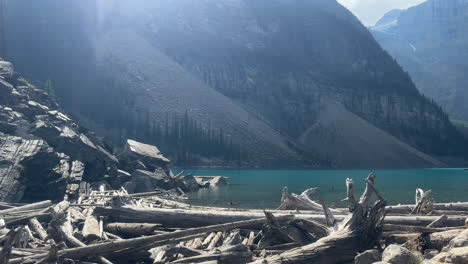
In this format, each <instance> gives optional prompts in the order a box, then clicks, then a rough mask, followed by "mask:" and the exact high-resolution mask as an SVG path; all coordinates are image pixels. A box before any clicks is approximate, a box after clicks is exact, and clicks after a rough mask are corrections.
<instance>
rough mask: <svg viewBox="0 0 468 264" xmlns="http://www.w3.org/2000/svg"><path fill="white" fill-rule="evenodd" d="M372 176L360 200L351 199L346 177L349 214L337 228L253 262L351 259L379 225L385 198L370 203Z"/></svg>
mask: <svg viewBox="0 0 468 264" xmlns="http://www.w3.org/2000/svg"><path fill="white" fill-rule="evenodd" d="M374 180H375V175H374V174H370V175H369V176H368V178H367V184H366V190H365V191H364V193H363V195H362V197H361V199H360V201H359V202H358V201H356V199H355V198H354V186H353V182H352V180H350V179H347V181H346V182H347V189H348V202H349V208H350V212H351V214H350V215H349V216H348V217H347V218H346V219H345V221H343V223H341V224H340V225H339V227H338V228H339V229H338V231H336V232H334V233H332V234H331V235H328V236H326V237H324V238H321V239H319V240H318V241H317V242H315V243H312V244H309V245H306V246H303V247H300V248H298V249H293V250H288V251H286V252H284V253H282V254H280V255H275V256H271V257H267V258H265V259H260V260H258V261H255V262H253V263H262V264H266V263H268V264H280V263H285V264H286V263H287V264H306V263H346V262H352V261H353V260H354V257H355V255H356V253H357V252H361V251H363V250H366V249H369V248H371V247H373V246H375V245H376V244H377V243H378V237H379V234H380V231H381V230H380V228H379V226H380V224H381V222H382V220H383V219H382V217H383V216H384V208H385V204H386V201H385V200H383V199H382V198H380V200H379V201H378V202H377V203H376V204H375V205H374V206H372V207H371V206H370V197H371V195H372V193H376V194H377V196H380V194H378V192H377V190H376V189H375V186H374V185H373V183H374Z"/></svg>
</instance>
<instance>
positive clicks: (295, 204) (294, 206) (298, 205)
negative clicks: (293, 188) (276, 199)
mask: <svg viewBox="0 0 468 264" xmlns="http://www.w3.org/2000/svg"><path fill="white" fill-rule="evenodd" d="M317 189H318V188H310V189H307V190H305V191H304V192H302V193H301V194H300V195H297V194H295V193H291V194H290V193H289V191H288V187H284V188H283V192H282V195H281V204H280V206H279V207H278V210H309V211H315V212H321V211H322V205H321V204H320V203H317V202H315V201H312V200H311V199H310V197H309V195H311V194H314V193H315V192H317ZM331 211H332V212H338V211H337V210H334V209H332V210H331Z"/></svg>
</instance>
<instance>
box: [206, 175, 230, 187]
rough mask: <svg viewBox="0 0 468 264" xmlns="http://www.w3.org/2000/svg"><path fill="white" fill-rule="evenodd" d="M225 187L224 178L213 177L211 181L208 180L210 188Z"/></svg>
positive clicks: (225, 181)
mask: <svg viewBox="0 0 468 264" xmlns="http://www.w3.org/2000/svg"><path fill="white" fill-rule="evenodd" d="M222 185H227V180H226V177H224V176H214V177H213V179H211V180H210V186H222Z"/></svg>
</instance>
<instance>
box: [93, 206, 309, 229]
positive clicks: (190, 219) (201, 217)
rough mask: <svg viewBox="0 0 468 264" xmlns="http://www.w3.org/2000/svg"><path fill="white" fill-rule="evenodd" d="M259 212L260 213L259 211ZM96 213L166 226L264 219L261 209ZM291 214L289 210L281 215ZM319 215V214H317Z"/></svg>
mask: <svg viewBox="0 0 468 264" xmlns="http://www.w3.org/2000/svg"><path fill="white" fill-rule="evenodd" d="M257 212H258V213H257ZM94 214H95V215H98V216H107V217H110V218H111V219H112V220H114V221H118V222H130V223H137V222H138V223H158V224H162V225H164V226H165V227H200V226H207V225H216V224H222V223H230V222H236V221H242V220H251V219H264V217H265V215H264V214H263V212H261V211H255V212H253V213H252V212H250V211H248V210H246V211H222V210H195V209H167V208H138V207H134V206H124V207H96V208H95V209H94ZM285 215H291V214H289V213H287V212H284V213H282V214H280V215H279V216H285ZM317 216H318V215H317Z"/></svg>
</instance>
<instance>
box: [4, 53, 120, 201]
mask: <svg viewBox="0 0 468 264" xmlns="http://www.w3.org/2000/svg"><path fill="white" fill-rule="evenodd" d="M2 65H3V66H4V65H10V64H8V63H5V62H2V61H0V66H2ZM3 72H5V71H3ZM7 75H8V76H7V77H8V78H0V182H2V184H1V185H0V201H8V202H18V201H35V200H44V199H52V200H54V199H62V198H63V196H64V195H69V196H70V195H76V194H77V192H78V191H79V188H80V184H81V182H82V181H83V180H87V181H90V182H94V181H99V180H103V179H104V177H105V176H106V175H108V176H109V175H111V176H115V175H116V174H117V167H118V166H119V162H118V160H117V159H116V158H115V157H114V156H113V155H112V154H111V152H112V149H109V146H108V145H106V144H104V143H103V142H102V141H101V140H100V139H99V138H97V137H96V136H94V134H92V133H89V132H88V131H86V130H85V129H83V128H82V127H80V126H79V125H78V124H77V123H76V122H75V121H74V120H72V119H71V118H69V117H68V116H66V115H65V114H63V113H62V112H60V111H59V110H58V106H57V104H56V103H55V102H54V101H53V100H51V99H50V97H49V96H48V95H47V94H46V93H45V92H44V91H42V90H40V89H37V88H36V87H34V86H33V85H31V84H30V83H27V82H26V81H24V80H20V79H19V75H18V74H16V73H15V74H11V75H10V74H9V73H8V74H7ZM7 80H8V82H7ZM10 82H11V83H10Z"/></svg>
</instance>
